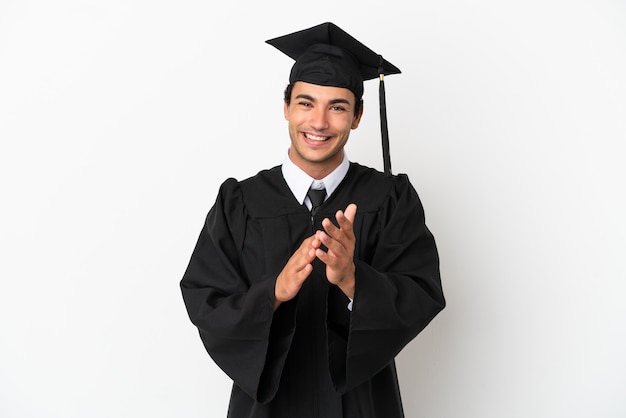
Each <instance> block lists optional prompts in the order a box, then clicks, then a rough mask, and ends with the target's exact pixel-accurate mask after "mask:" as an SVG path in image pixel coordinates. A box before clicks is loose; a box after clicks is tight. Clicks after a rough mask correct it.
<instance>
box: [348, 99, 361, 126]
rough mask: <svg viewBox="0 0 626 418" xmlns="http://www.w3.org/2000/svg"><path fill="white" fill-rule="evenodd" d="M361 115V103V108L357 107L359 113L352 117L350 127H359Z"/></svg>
mask: <svg viewBox="0 0 626 418" xmlns="http://www.w3.org/2000/svg"><path fill="white" fill-rule="evenodd" d="M362 116H363V104H361V108H360V109H359V113H358V114H356V115H354V118H353V119H352V126H351V128H352V129H356V128H358V127H359V123H361V117H362Z"/></svg>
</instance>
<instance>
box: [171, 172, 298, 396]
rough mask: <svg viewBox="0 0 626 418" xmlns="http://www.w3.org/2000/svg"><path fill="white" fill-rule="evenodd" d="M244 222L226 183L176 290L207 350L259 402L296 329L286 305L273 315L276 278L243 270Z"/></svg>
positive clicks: (239, 201) (236, 189) (271, 390)
mask: <svg viewBox="0 0 626 418" xmlns="http://www.w3.org/2000/svg"><path fill="white" fill-rule="evenodd" d="M247 218H248V214H247V212H246V208H245V206H244V204H243V198H242V195H241V189H240V185H239V183H238V182H237V181H236V180H235V179H228V180H226V181H225V182H224V184H222V187H221V188H220V192H219V195H218V197H217V200H216V202H215V205H214V206H213V207H212V208H211V210H210V211H209V213H208V215H207V217H206V221H205V225H204V227H203V229H202V231H201V232H200V236H199V238H198V241H197V244H196V247H195V249H194V251H193V253H192V256H191V259H190V261H189V265H188V267H187V269H186V271H185V274H184V276H183V278H182V280H181V282H180V287H181V291H182V295H183V299H184V302H185V306H186V308H187V313H188V314H189V317H190V319H191V321H192V323H193V324H194V325H195V326H196V327H197V328H198V330H199V333H200V337H201V339H202V342H203V343H204V346H205V348H206V350H207V352H208V353H209V354H210V356H211V357H212V358H213V360H214V361H215V362H216V364H217V365H218V366H219V367H220V368H221V369H222V370H223V371H224V372H225V373H226V374H227V375H228V376H229V377H230V378H231V379H232V380H233V381H234V383H235V384H236V385H237V386H239V387H240V388H241V389H242V390H243V391H244V392H246V393H247V394H248V395H249V396H250V397H251V398H253V399H255V400H257V401H259V402H263V403H264V402H268V401H269V400H271V398H273V396H274V395H275V393H276V391H277V390H278V383H279V380H280V374H281V370H282V367H283V365H284V362H285V358H286V353H287V351H288V348H289V344H290V342H291V337H292V335H293V329H294V326H295V325H294V319H293V317H294V315H291V314H290V307H289V306H288V304H286V305H287V306H285V307H283V306H281V308H279V309H278V310H277V311H276V314H274V312H273V307H274V288H275V281H276V276H275V275H267V276H265V277H254V278H251V277H246V275H245V274H244V272H243V268H242V266H241V258H240V257H241V251H242V247H243V241H244V238H245V231H246V220H247ZM270 334H272V337H271V338H272V341H271V342H270Z"/></svg>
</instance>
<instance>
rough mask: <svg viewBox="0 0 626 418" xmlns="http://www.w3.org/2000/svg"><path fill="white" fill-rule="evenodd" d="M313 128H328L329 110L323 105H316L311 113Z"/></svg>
mask: <svg viewBox="0 0 626 418" xmlns="http://www.w3.org/2000/svg"><path fill="white" fill-rule="evenodd" d="M310 115H311V119H310V123H311V128H313V129H315V130H316V131H323V130H326V129H328V111H327V110H326V109H324V108H323V107H321V106H318V107H316V108H315V109H313V111H312V112H311V113H310Z"/></svg>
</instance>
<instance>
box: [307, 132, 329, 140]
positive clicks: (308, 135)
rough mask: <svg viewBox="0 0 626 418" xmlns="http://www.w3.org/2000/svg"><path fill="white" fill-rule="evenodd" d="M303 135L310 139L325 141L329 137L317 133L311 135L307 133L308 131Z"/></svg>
mask: <svg viewBox="0 0 626 418" xmlns="http://www.w3.org/2000/svg"><path fill="white" fill-rule="evenodd" d="M304 137H305V138H306V139H309V140H311V141H326V140H328V138H330V137H329V136H319V135H313V134H309V133H305V134H304Z"/></svg>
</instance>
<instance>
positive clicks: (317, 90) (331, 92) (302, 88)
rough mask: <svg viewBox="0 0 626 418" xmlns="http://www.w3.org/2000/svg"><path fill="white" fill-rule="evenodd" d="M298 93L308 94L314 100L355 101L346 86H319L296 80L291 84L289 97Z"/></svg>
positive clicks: (352, 102)
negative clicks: (291, 88)
mask: <svg viewBox="0 0 626 418" xmlns="http://www.w3.org/2000/svg"><path fill="white" fill-rule="evenodd" d="M299 95H304V96H310V97H311V98H312V99H314V100H316V101H334V100H346V101H348V102H349V103H351V104H354V103H355V102H356V98H355V97H354V93H352V91H351V90H349V89H347V88H343V87H332V86H320V85H318V84H311V83H307V82H304V81H297V82H296V83H295V84H294V85H293V90H292V92H291V98H292V99H293V98H295V97H298V96H299Z"/></svg>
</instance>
